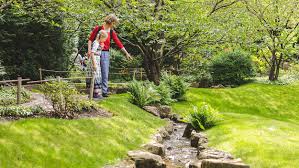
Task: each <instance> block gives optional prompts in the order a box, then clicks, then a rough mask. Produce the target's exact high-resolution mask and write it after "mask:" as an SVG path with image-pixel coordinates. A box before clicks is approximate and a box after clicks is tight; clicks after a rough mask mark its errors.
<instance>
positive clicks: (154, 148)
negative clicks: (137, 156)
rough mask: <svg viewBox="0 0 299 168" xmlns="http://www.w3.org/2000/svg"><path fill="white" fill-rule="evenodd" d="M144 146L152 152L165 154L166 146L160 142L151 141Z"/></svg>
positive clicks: (160, 154)
mask: <svg viewBox="0 0 299 168" xmlns="http://www.w3.org/2000/svg"><path fill="white" fill-rule="evenodd" d="M143 148H144V149H145V150H147V151H148V152H150V153H152V154H155V155H159V156H162V157H163V156H165V147H164V145H162V144H160V143H157V142H150V143H148V144H145V145H143Z"/></svg>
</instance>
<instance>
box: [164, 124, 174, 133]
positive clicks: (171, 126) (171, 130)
mask: <svg viewBox="0 0 299 168" xmlns="http://www.w3.org/2000/svg"><path fill="white" fill-rule="evenodd" d="M173 127H174V125H173V122H172V121H169V123H168V124H167V125H166V126H165V130H166V131H167V132H168V133H169V134H172V133H173Z"/></svg>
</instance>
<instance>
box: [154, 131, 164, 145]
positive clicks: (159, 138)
mask: <svg viewBox="0 0 299 168" xmlns="http://www.w3.org/2000/svg"><path fill="white" fill-rule="evenodd" d="M152 139H153V140H154V141H156V142H158V143H162V142H163V138H162V136H161V134H159V133H157V134H155V135H154V136H153V138H152Z"/></svg>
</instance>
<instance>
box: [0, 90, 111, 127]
mask: <svg viewBox="0 0 299 168" xmlns="http://www.w3.org/2000/svg"><path fill="white" fill-rule="evenodd" d="M82 98H83V97H82ZM84 98H87V96H84ZM21 106H23V107H35V106H40V107H42V108H43V109H44V110H45V113H41V114H34V115H30V116H22V117H18V116H3V117H0V122H5V121H14V120H20V119H25V118H55V117H53V116H51V115H50V112H51V111H52V110H53V107H52V105H51V102H50V101H49V100H47V99H46V98H45V96H44V95H42V94H40V93H32V96H31V101H30V102H27V103H24V104H21ZM112 116H113V114H112V113H110V112H108V111H106V110H104V109H98V110H93V111H83V112H82V113H80V114H78V115H77V116H75V118H74V119H80V118H96V117H104V118H108V117H112Z"/></svg>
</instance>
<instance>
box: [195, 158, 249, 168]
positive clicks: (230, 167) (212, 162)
mask: <svg viewBox="0 0 299 168" xmlns="http://www.w3.org/2000/svg"><path fill="white" fill-rule="evenodd" d="M201 168H250V166H249V165H246V164H244V163H242V162H239V161H238V160H217V159H205V160H203V161H202V163H201Z"/></svg>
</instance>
